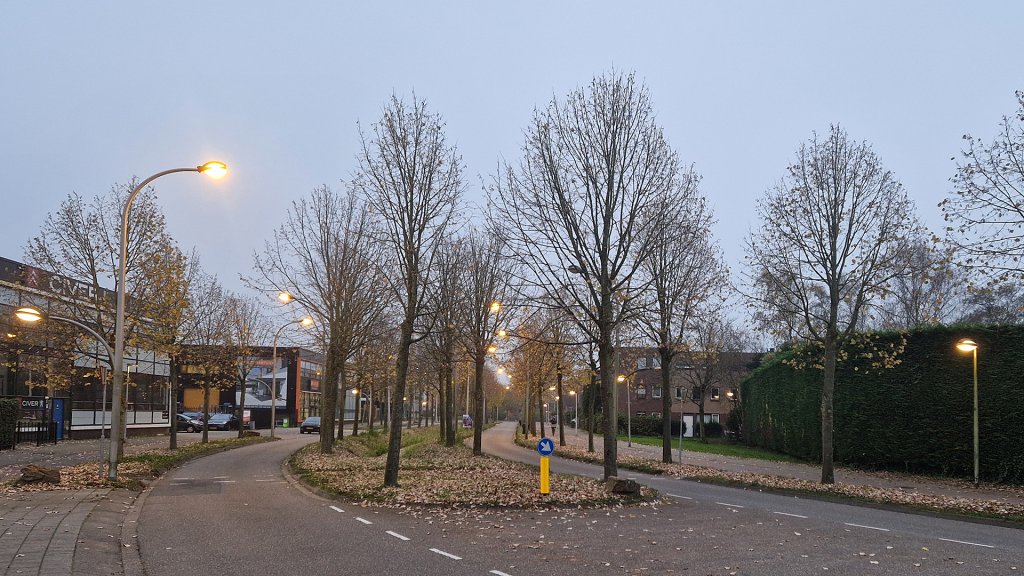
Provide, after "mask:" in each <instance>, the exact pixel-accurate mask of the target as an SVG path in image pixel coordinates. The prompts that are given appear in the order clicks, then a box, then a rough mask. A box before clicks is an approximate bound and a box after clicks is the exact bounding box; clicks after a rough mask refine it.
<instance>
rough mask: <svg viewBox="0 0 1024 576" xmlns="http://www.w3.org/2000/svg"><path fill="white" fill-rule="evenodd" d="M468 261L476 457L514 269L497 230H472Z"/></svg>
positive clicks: (466, 341) (465, 295) (465, 283)
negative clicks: (490, 365)
mask: <svg viewBox="0 0 1024 576" xmlns="http://www.w3.org/2000/svg"><path fill="white" fill-rule="evenodd" d="M465 251H466V260H465V267H464V268H463V273H462V274H461V280H460V282H459V284H460V286H461V288H462V303H463V307H462V308H463V309H462V314H463V315H464V317H465V319H466V320H465V322H463V326H464V327H465V330H464V331H463V345H464V347H465V349H466V352H467V353H468V355H469V358H470V361H471V362H472V363H473V374H474V378H473V383H474V385H473V454H475V455H478V456H479V455H480V454H483V448H482V434H483V429H484V408H483V404H484V363H485V362H486V361H487V355H488V353H489V351H490V350H491V347H492V346H494V345H495V341H496V338H497V336H498V330H499V328H500V327H501V326H504V325H505V324H506V323H507V321H508V318H510V316H511V311H512V310H513V309H514V303H513V302H512V301H511V300H512V298H513V294H514V291H513V289H512V286H511V282H512V277H513V275H514V274H515V270H513V268H512V263H513V261H512V259H510V258H509V256H508V254H507V253H506V243H505V240H504V238H503V237H502V235H501V234H499V233H497V231H496V230H495V231H492V233H490V234H487V233H484V232H482V231H479V230H471V231H470V233H469V235H468V236H467V237H466V248H465Z"/></svg>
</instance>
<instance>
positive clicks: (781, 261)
mask: <svg viewBox="0 0 1024 576" xmlns="http://www.w3.org/2000/svg"><path fill="white" fill-rule="evenodd" d="M758 212H759V214H760V216H761V221H762V222H761V226H760V227H759V231H757V232H755V233H753V234H752V235H751V236H750V237H749V239H748V242H747V250H746V251H747V259H748V262H749V267H750V268H749V272H748V273H749V278H750V279H751V281H752V284H753V291H752V292H751V294H750V295H749V296H750V301H751V304H752V305H753V306H755V307H757V308H760V309H763V310H767V311H768V312H769V313H772V314H774V313H778V314H781V315H783V316H784V317H788V318H799V319H800V320H801V324H800V325H799V326H785V328H787V329H788V328H794V329H797V330H799V332H798V333H799V335H800V337H801V338H803V339H805V340H808V341H811V342H814V343H817V344H818V345H820V346H821V347H822V348H823V355H824V361H823V366H824V380H823V384H822V391H821V445H822V446H821V451H822V454H821V460H822V465H821V481H822V482H823V483H828V484H831V483H833V482H834V481H835V471H834V464H833V452H832V433H833V432H832V428H833V412H832V411H833V408H832V397H833V392H834V390H835V377H836V361H837V352H838V350H839V348H840V347H841V346H842V345H843V344H844V342H846V341H847V340H848V339H849V338H850V336H851V335H852V334H853V333H854V332H855V331H856V329H857V327H858V325H859V323H860V320H861V315H862V314H863V313H865V311H866V310H867V309H868V308H869V307H870V306H872V305H873V304H875V303H876V302H877V300H878V298H879V297H880V296H881V295H882V294H883V293H885V292H886V291H887V290H888V285H889V284H890V281H891V280H892V279H893V278H894V277H896V276H897V275H898V274H901V273H902V272H903V271H904V270H905V269H906V267H907V258H906V252H907V251H906V250H905V249H904V247H905V246H906V244H907V243H908V241H909V240H910V239H911V238H913V237H914V235H915V234H917V233H918V225H917V222H916V218H915V216H914V207H913V204H912V203H911V201H910V200H909V199H908V198H907V195H906V193H905V192H904V191H903V187H902V185H901V184H900V183H899V182H898V181H897V180H896V178H895V176H893V174H892V173H891V172H889V171H888V170H885V168H884V167H883V166H882V163H881V161H880V160H879V159H878V157H877V156H876V155H875V153H874V152H873V151H872V150H871V148H870V146H868V145H867V144H866V143H856V142H853V141H851V140H850V138H849V137H848V136H847V134H846V132H845V131H844V130H842V129H840V128H839V127H838V126H833V127H832V128H831V129H830V130H829V134H828V137H827V139H825V140H819V138H818V136H817V135H815V136H814V137H813V138H811V140H810V141H809V142H807V143H805V144H803V145H801V147H800V149H799V150H798V151H797V158H796V161H795V163H794V164H792V165H791V166H790V167H789V170H788V174H787V176H786V177H785V178H783V180H782V181H781V182H780V183H778V184H777V185H776V186H775V187H773V188H772V189H770V190H769V191H768V192H767V193H766V194H765V197H764V198H762V199H761V200H760V201H759V202H758ZM765 328H767V329H769V330H772V329H778V328H779V326H765Z"/></svg>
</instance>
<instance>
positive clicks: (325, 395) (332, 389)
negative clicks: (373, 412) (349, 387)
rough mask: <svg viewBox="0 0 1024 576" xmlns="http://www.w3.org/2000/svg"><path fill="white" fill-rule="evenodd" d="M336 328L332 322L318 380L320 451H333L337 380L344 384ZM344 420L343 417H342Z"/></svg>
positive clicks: (336, 426) (342, 362) (335, 425)
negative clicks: (321, 372) (320, 379)
mask: <svg viewBox="0 0 1024 576" xmlns="http://www.w3.org/2000/svg"><path fill="white" fill-rule="evenodd" d="M338 348H339V343H338V334H337V329H336V328H335V327H334V323H332V325H331V327H330V333H329V334H328V342H327V358H326V359H325V362H324V379H323V380H322V381H321V382H320V453H321V454H332V453H334V439H335V430H337V428H338V425H337V422H335V414H336V412H337V407H338V381H339V379H340V380H341V384H342V385H344V384H345V375H344V365H343V364H344V359H343V358H341V354H340V353H339V352H338ZM342 420H344V418H342Z"/></svg>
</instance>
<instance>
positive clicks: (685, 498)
mask: <svg viewBox="0 0 1024 576" xmlns="http://www.w3.org/2000/svg"><path fill="white" fill-rule="evenodd" d="M669 496H671V497H672V498H682V499H683V500H693V498H690V497H689V496H680V495H678V494H669Z"/></svg>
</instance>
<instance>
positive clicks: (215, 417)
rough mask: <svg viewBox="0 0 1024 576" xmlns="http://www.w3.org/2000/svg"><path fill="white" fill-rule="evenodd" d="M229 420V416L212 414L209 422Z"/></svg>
mask: <svg viewBox="0 0 1024 576" xmlns="http://www.w3.org/2000/svg"><path fill="white" fill-rule="evenodd" d="M230 419H231V414H214V415H213V416H210V422H213V421H214V420H216V421H221V420H230Z"/></svg>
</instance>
